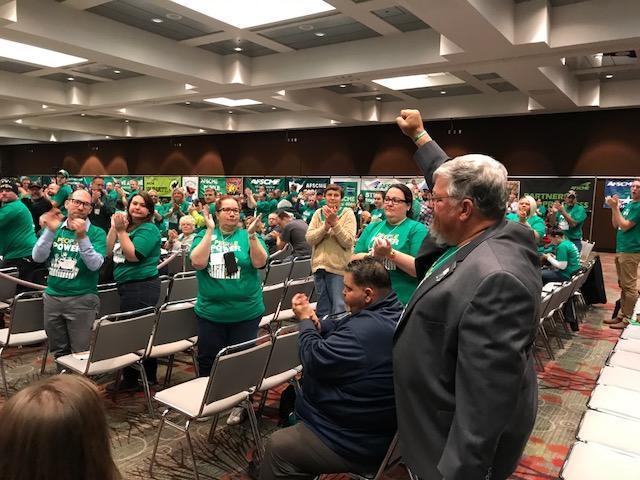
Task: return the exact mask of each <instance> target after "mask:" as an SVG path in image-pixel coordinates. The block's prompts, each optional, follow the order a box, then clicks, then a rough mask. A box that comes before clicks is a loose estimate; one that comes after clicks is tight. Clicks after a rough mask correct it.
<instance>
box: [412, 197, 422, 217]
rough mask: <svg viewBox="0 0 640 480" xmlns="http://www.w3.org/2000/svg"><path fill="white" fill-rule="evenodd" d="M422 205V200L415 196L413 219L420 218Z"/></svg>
mask: <svg viewBox="0 0 640 480" xmlns="http://www.w3.org/2000/svg"><path fill="white" fill-rule="evenodd" d="M421 206H422V203H421V202H420V200H418V199H417V198H414V199H413V203H412V204H411V212H412V215H411V218H412V219H414V220H418V218H420V208H421Z"/></svg>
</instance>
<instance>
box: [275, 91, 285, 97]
mask: <svg viewBox="0 0 640 480" xmlns="http://www.w3.org/2000/svg"><path fill="white" fill-rule="evenodd" d="M276 93H277V94H278V95H280V96H281V97H284V96H285V95H286V94H287V91H286V90H278V91H277V92H276Z"/></svg>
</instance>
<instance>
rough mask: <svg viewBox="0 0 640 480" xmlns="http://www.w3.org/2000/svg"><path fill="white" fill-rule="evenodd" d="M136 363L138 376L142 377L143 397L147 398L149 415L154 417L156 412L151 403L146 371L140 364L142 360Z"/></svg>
mask: <svg viewBox="0 0 640 480" xmlns="http://www.w3.org/2000/svg"><path fill="white" fill-rule="evenodd" d="M136 365H137V367H138V369H139V370H140V377H141V378H142V386H143V388H144V397H145V399H146V400H147V407H148V408H149V415H151V418H156V412H155V410H154V408H153V403H151V391H150V390H149V380H148V379H147V372H145V370H144V365H142V360H141V361H140V362H138V363H137V364H136Z"/></svg>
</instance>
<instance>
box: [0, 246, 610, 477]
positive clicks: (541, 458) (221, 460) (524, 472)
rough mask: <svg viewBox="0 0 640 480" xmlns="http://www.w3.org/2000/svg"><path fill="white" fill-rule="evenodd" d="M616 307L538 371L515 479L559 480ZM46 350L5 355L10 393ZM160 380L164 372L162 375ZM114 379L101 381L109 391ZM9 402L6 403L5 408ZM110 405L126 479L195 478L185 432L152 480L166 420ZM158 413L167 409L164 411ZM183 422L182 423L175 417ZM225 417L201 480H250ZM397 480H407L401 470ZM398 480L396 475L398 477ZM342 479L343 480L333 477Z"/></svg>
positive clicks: (272, 420)
mask: <svg viewBox="0 0 640 480" xmlns="http://www.w3.org/2000/svg"><path fill="white" fill-rule="evenodd" d="M600 259H601V262H602V268H603V274H604V279H605V287H606V289H607V298H608V299H609V301H612V300H613V301H615V299H617V298H618V297H619V292H618V287H617V280H616V274H615V267H614V264H613V255H612V254H600ZM612 308H613V305H612V303H609V304H606V305H598V306H595V307H591V308H590V310H589V313H588V315H587V319H586V321H585V323H584V324H582V325H581V326H580V332H578V333H577V334H571V336H570V338H568V339H566V340H565V342H564V348H563V349H559V348H558V346H557V345H555V344H554V353H555V356H556V359H555V360H554V361H551V360H547V359H546V356H545V353H544V352H541V355H542V358H543V362H544V365H545V370H544V372H539V381H540V392H539V409H538V418H537V420H536V424H535V427H534V431H533V433H532V435H531V438H530V439H529V443H528V445H527V448H526V450H525V454H524V455H523V457H522V459H521V462H520V465H519V466H518V469H517V470H516V472H515V473H514V475H513V476H512V479H518V480H533V479H555V478H557V476H558V472H559V470H560V467H561V466H562V463H563V461H564V458H565V456H566V454H567V452H568V449H569V446H570V445H571V443H573V441H574V439H575V433H576V430H577V428H578V424H579V422H580V418H581V416H582V414H583V413H584V411H585V409H586V402H587V400H588V398H589V394H590V393H591V391H592V390H593V388H594V385H595V379H596V377H597V375H598V372H599V371H600V369H601V368H602V366H603V365H604V362H605V359H606V358H607V355H608V354H609V352H610V351H611V349H612V348H613V345H614V344H615V342H616V340H617V338H618V336H619V331H616V330H611V329H609V328H608V327H607V326H606V325H603V324H602V320H604V319H605V318H609V317H610V316H611V311H612ZM40 355H41V351H38V350H36V349H27V348H23V349H20V350H17V351H7V352H5V354H4V356H5V367H6V372H7V380H8V382H9V386H10V390H11V393H15V392H16V391H17V390H18V389H20V388H22V387H24V386H25V385H27V384H28V383H30V382H32V381H34V380H36V379H38V378H40V364H39V362H40V358H41V357H40ZM54 373H55V367H54V366H53V363H52V362H51V359H50V360H49V362H48V365H47V371H46V373H45V376H47V375H53V374H54ZM158 374H159V378H160V379H162V375H164V367H162V366H160V368H159V372H158ZM193 375H194V374H193V367H192V365H191V359H190V357H189V356H187V355H185V356H180V357H178V358H176V364H175V366H174V369H173V377H172V379H171V384H172V385H174V384H177V383H181V382H184V381H187V380H189V379H191V378H193ZM111 381H112V378H111V377H104V378H100V379H98V383H99V384H100V385H102V386H104V385H106V384H108V383H110V382H111ZM279 394H280V392H279V391H272V392H270V394H269V398H268V401H267V408H266V409H265V414H264V415H263V417H262V419H261V420H260V430H261V433H262V437H263V438H267V437H268V435H269V433H271V432H272V431H273V430H275V429H276V428H277V426H276V422H277V405H278V399H279ZM3 401H4V399H3V398H2V397H0V404H1V403H2V402H3ZM105 404H106V408H107V415H108V419H109V425H110V428H111V433H112V446H113V453H114V456H115V459H116V462H117V464H118V466H119V468H120V471H121V472H122V474H123V476H124V478H127V479H135V480H137V479H149V478H154V479H158V480H166V479H176V480H183V479H184V480H188V479H192V478H193V473H192V463H191V458H190V457H189V454H188V450H187V448H186V443H185V441H184V436H183V435H182V433H181V432H178V431H177V430H175V429H172V428H170V427H168V426H167V427H165V428H164V430H163V432H162V436H161V439H160V445H159V448H158V454H157V457H156V458H157V462H156V465H155V467H154V470H153V475H151V474H150V473H149V464H150V462H149V460H150V457H151V452H152V450H153V444H154V441H155V436H156V434H157V425H158V423H159V420H157V419H156V420H152V419H151V418H150V417H149V415H148V414H147V411H146V405H145V401H144V397H143V395H142V393H136V394H125V393H123V394H119V395H118V397H117V401H116V402H114V401H113V400H112V399H111V397H110V396H105ZM158 412H159V413H160V410H159V408H158ZM174 419H175V420H176V421H178V417H174ZM225 420H226V415H221V416H220V421H219V422H218V427H217V430H216V433H215V436H214V438H213V442H212V443H208V441H207V437H208V433H209V429H210V425H211V422H202V423H194V424H193V425H192V426H191V429H190V430H191V433H192V439H193V445H194V449H195V451H196V456H197V461H198V471H199V473H200V477H201V478H202V479H246V478H248V477H247V475H246V469H247V465H248V461H249V459H250V458H251V456H252V453H253V440H252V437H251V431H250V428H249V424H248V422H245V423H243V424H241V425H237V426H227V425H226V424H225ZM393 473H394V475H393V476H394V477H396V478H397V477H398V476H401V477H405V475H404V474H403V473H402V472H401V471H400V470H395V471H394V472H393ZM396 474H397V475H396ZM333 477H336V476H333Z"/></svg>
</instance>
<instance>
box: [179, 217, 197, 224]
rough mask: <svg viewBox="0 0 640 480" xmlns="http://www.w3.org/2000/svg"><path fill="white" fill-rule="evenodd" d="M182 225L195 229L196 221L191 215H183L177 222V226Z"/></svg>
mask: <svg viewBox="0 0 640 480" xmlns="http://www.w3.org/2000/svg"><path fill="white" fill-rule="evenodd" d="M183 223H190V224H191V225H193V226H194V227H195V225H196V219H195V218H193V217H192V216H191V215H183V216H182V217H180V221H179V222H178V225H182V224H183Z"/></svg>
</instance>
